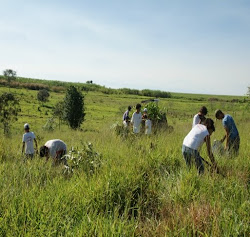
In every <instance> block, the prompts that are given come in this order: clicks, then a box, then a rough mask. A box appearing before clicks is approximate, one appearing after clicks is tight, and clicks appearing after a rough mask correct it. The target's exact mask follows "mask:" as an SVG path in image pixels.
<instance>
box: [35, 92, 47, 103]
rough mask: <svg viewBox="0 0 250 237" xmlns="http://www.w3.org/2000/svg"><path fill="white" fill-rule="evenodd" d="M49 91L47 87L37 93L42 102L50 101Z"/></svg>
mask: <svg viewBox="0 0 250 237" xmlns="http://www.w3.org/2000/svg"><path fill="white" fill-rule="evenodd" d="M48 98H49V92H48V91H47V90H46V89H42V90H39V91H38V93H37V99H38V100H39V101H41V102H46V101H48Z"/></svg>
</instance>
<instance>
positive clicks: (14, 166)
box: [0, 88, 250, 236]
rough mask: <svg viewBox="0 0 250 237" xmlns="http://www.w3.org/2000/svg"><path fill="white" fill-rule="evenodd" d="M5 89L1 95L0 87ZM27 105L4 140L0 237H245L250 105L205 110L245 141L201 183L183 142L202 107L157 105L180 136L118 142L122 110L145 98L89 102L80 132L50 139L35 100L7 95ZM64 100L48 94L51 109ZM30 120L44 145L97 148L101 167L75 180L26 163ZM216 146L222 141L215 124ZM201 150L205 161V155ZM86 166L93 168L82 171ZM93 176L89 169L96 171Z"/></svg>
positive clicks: (57, 133) (96, 96)
mask: <svg viewBox="0 0 250 237" xmlns="http://www.w3.org/2000/svg"><path fill="white" fill-rule="evenodd" d="M1 89H3V88H1ZM11 90H14V91H15V93H16V94H17V95H18V96H19V98H20V99H21V101H20V103H21V107H22V112H21V114H20V116H19V121H18V123H16V124H14V126H13V129H12V134H11V135H10V136H9V137H4V136H3V135H0V161H1V165H0V180H1V182H0V236H249V218H250V216H249V213H250V210H249V206H250V205H249V204H250V201H249V200H250V199H249V180H250V172H249V171H250V152H249V151H250V140H249V128H250V120H249V112H248V109H247V108H248V107H249V104H248V103H227V102H222V101H217V102H209V103H207V104H205V105H206V106H207V107H208V110H209V113H210V116H209V117H213V115H212V111H213V110H215V109H216V108H221V109H223V110H224V111H229V112H230V113H231V114H232V115H233V116H234V118H235V120H236V123H237V125H238V128H239V131H240V136H241V148H240V155H239V157H237V158H235V159H228V158H227V157H225V156H216V160H217V162H218V166H219V167H220V170H221V172H222V173H223V176H222V175H220V174H216V173H212V172H210V171H209V169H208V167H206V171H205V174H204V175H198V174H197V170H196V169H195V168H192V169H191V170H188V169H187V167H186V165H185V162H184V159H183V158H182V154H181V146H182V141H183V138H184V137H185V135H186V134H187V133H188V132H189V130H190V128H191V122H192V116H193V114H194V112H195V111H196V109H198V108H199V107H200V105H201V104H200V103H198V102H197V101H196V102H193V101H190V100H184V101H182V100H180V99H178V100H176V99H166V100H161V102H160V103H161V106H162V107H163V108H165V110H166V112H167V117H168V122H169V124H170V125H173V127H174V130H173V131H172V132H171V133H170V132H166V131H161V132H158V133H157V134H156V135H152V136H150V137H145V136H134V135H133V134H130V135H129V136H128V138H124V137H121V136H116V134H115V131H113V130H112V129H110V125H111V124H112V123H113V122H115V121H116V120H119V119H120V117H121V114H122V113H121V109H122V108H124V109H125V108H126V106H127V105H128V104H131V105H134V104H136V103H137V102H138V101H140V100H142V99H144V98H143V97H135V96H127V95H126V96H117V95H112V96H111V95H102V94H100V93H93V94H92V93H88V95H87V96H86V113H87V116H86V121H85V122H84V124H83V127H82V130H79V131H72V130H70V129H69V128H68V127H67V126H66V125H63V126H62V127H61V130H58V129H56V130H54V131H52V132H48V131H44V130H43V129H42V125H44V123H45V121H46V120H47V118H48V117H49V115H50V113H51V110H50V108H46V110H48V114H49V115H48V116H47V115H44V112H45V111H44V110H43V109H44V108H42V109H41V110H42V112H39V111H38V110H37V107H38V106H39V104H38V103H37V102H36V99H35V98H36V97H35V92H32V91H26V90H24V89H22V90H21V89H11ZM61 98H63V94H55V93H51V98H50V101H49V102H48V105H49V106H50V107H52V106H53V105H55V104H56V102H57V101H58V100H60V99H61ZM24 122H29V123H30V125H31V127H32V130H33V131H34V132H35V134H36V136H37V137H38V143H39V146H40V145H43V144H44V143H45V142H46V141H47V140H49V139H54V138H60V139H62V140H63V141H65V142H66V144H67V146H68V150H70V149H71V148H72V147H73V148H74V149H75V150H79V151H80V150H81V149H82V148H83V144H85V143H88V142H91V143H92V144H93V149H94V150H95V151H97V152H99V153H100V154H101V165H100V167H98V169H96V170H95V172H88V169H90V168H91V167H92V166H91V165H89V166H88V165H86V166H85V167H84V168H81V167H79V168H78V169H77V168H76V169H75V170H74V172H73V175H66V174H65V173H64V166H63V165H59V166H53V165H52V162H51V160H50V161H49V162H47V163H46V162H45V160H43V159H40V158H38V157H35V158H34V159H33V160H25V159H24V157H23V156H22V155H21V147H22V142H21V138H22V126H23V123H24ZM215 125H216V132H215V133H214V134H213V135H212V140H213V139H221V138H222V135H223V134H224V131H223V128H222V125H221V121H216V124H215ZM204 148H205V147H203V149H202V150H201V154H202V156H203V157H204V158H205V159H208V158H207V156H206V150H205V149H204ZM86 164H88V163H86ZM91 169H92V168H91Z"/></svg>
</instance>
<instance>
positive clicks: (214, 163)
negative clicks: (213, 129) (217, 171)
mask: <svg viewBox="0 0 250 237" xmlns="http://www.w3.org/2000/svg"><path fill="white" fill-rule="evenodd" d="M205 140H206V145H207V154H208V156H209V158H210V160H211V162H212V163H213V165H215V166H216V162H215V159H214V155H213V153H212V150H211V141H210V136H206V138H205Z"/></svg>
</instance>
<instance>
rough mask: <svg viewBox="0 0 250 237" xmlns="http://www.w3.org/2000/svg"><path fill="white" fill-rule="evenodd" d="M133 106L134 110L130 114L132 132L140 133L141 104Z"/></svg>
mask: <svg viewBox="0 0 250 237" xmlns="http://www.w3.org/2000/svg"><path fill="white" fill-rule="evenodd" d="M135 108H136V111H135V112H134V113H133V115H132V119H131V124H132V125H133V132H134V133H136V134H138V133H140V129H141V121H142V115H141V104H137V105H136V107H135Z"/></svg>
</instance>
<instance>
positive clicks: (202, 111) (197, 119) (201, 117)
mask: <svg viewBox="0 0 250 237" xmlns="http://www.w3.org/2000/svg"><path fill="white" fill-rule="evenodd" d="M207 112H208V111H207V108H206V107H205V106H202V107H201V108H200V111H199V112H198V114H196V115H195V116H194V118H193V125H192V127H194V126H195V125H197V124H200V123H202V122H203V121H205V119H206V117H205V115H207Z"/></svg>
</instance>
